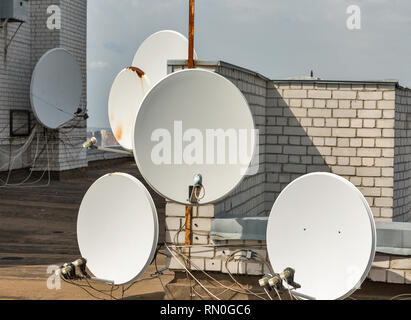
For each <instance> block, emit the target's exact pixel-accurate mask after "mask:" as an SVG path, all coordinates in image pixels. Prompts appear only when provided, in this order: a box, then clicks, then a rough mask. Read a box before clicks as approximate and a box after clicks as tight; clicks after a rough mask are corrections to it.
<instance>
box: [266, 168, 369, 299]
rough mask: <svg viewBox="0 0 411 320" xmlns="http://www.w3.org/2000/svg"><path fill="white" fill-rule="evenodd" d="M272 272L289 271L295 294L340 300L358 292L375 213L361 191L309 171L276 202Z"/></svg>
mask: <svg viewBox="0 0 411 320" xmlns="http://www.w3.org/2000/svg"><path fill="white" fill-rule="evenodd" d="M267 247H268V255H269V259H270V262H271V265H272V267H273V269H274V272H277V273H280V272H282V271H283V270H284V269H286V268H288V267H291V268H293V269H294V270H295V282H296V283H298V284H300V285H301V288H300V289H298V290H296V291H297V292H299V293H301V294H304V295H308V296H311V297H314V298H316V299H318V300H336V299H344V298H347V297H348V296H350V295H351V294H352V293H353V292H354V291H356V290H357V289H359V288H360V285H361V284H362V282H363V281H364V280H365V278H366V277H367V275H368V273H369V271H370V269H371V264H372V262H373V260H374V256H375V250H376V249H375V247H376V230H375V224H374V218H373V214H372V212H371V209H370V207H369V205H368V204H367V201H366V200H365V198H364V197H363V195H362V194H361V192H360V191H359V190H358V189H357V188H356V187H355V186H354V185H353V184H351V183H350V182H349V181H347V180H345V179H344V178H342V177H339V176H336V175H334V174H330V173H312V174H308V175H305V176H303V177H300V178H298V179H297V180H295V181H293V182H292V183H291V184H289V185H288V186H287V187H286V188H285V189H284V191H283V192H282V193H281V194H280V196H279V197H278V198H277V200H276V202H275V204H274V206H273V208H272V211H271V215H270V218H269V220H268V227H267Z"/></svg>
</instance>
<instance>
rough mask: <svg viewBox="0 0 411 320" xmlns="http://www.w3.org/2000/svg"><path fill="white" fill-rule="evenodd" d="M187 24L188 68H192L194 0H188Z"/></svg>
mask: <svg viewBox="0 0 411 320" xmlns="http://www.w3.org/2000/svg"><path fill="white" fill-rule="evenodd" d="M189 2H190V3H189V19H188V20H189V26H188V41H189V45H188V68H189V69H193V68H194V22H195V20H194V15H195V0H189Z"/></svg>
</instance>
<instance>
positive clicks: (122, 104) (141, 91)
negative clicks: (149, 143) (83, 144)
mask: <svg viewBox="0 0 411 320" xmlns="http://www.w3.org/2000/svg"><path fill="white" fill-rule="evenodd" d="M150 88H151V83H150V80H149V79H148V77H147V75H146V74H145V73H144V72H143V71H142V70H140V69H138V68H135V67H129V68H126V69H124V70H122V71H121V72H120V73H119V75H118V76H117V77H116V79H115V80H114V83H113V86H112V87H111V91H110V96H109V101H108V114H109V120H110V126H111V129H112V131H113V134H114V136H115V138H116V140H117V141H118V143H119V144H120V145H121V146H122V147H123V148H124V149H127V150H132V149H133V146H132V137H131V136H132V134H133V125H134V121H135V119H136V116H137V113H138V110H139V108H140V104H141V101H143V98H144V96H145V94H146V93H147V92H148V91H149V89H150Z"/></svg>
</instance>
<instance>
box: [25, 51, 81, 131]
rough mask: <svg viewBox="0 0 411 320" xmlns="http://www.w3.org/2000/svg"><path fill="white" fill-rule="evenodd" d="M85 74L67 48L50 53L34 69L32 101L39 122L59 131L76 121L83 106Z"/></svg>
mask: <svg viewBox="0 0 411 320" xmlns="http://www.w3.org/2000/svg"><path fill="white" fill-rule="evenodd" d="M82 88H83V85H82V72H81V68H80V65H79V64H78V63H77V60H76V58H75V57H74V56H73V55H72V54H71V53H69V52H68V51H67V50H65V49H61V48H57V49H52V50H50V51H48V52H46V53H45V54H44V55H43V56H42V57H41V58H40V60H39V61H38V62H37V65H36V67H35V68H34V71H33V75H32V79H31V88H30V100H31V106H32V109H33V113H34V115H35V117H36V118H37V120H38V121H39V122H40V123H41V124H42V125H44V126H45V127H47V128H49V129H57V128H59V127H60V126H62V125H64V124H65V123H67V122H68V121H70V120H72V119H73V118H74V116H75V115H74V114H75V112H76V111H77V109H78V108H79V106H80V102H81V94H82Z"/></svg>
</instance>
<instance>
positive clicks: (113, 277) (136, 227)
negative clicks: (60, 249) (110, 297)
mask: <svg viewBox="0 0 411 320" xmlns="http://www.w3.org/2000/svg"><path fill="white" fill-rule="evenodd" d="M158 232H159V230H158V218H157V211H156V207H155V205H154V201H153V199H152V198H151V196H150V193H149V192H148V191H147V189H146V188H145V187H144V185H143V184H142V183H141V182H140V181H139V180H137V179H136V178H134V177H133V176H130V175H128V174H124V173H113V174H108V175H105V176H103V177H101V178H100V179H98V180H97V181H96V182H95V183H94V184H93V185H92V186H91V187H90V189H89V190H88V191H87V193H86V195H85V196H84V199H83V201H82V202H81V206H80V210H79V215H78V220H77V240H78V244H79V248H80V252H81V255H82V257H83V258H85V259H86V260H87V267H88V268H89V270H90V271H91V272H92V273H93V275H94V276H95V277H97V278H98V279H105V280H106V281H110V282H112V283H113V284H115V285H123V284H127V283H131V282H134V281H135V280H136V279H138V278H139V277H140V276H141V275H142V274H143V273H144V272H145V271H146V269H147V268H148V266H149V265H150V263H151V262H152V261H153V258H154V255H155V252H156V249H157V241H158Z"/></svg>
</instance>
